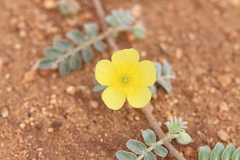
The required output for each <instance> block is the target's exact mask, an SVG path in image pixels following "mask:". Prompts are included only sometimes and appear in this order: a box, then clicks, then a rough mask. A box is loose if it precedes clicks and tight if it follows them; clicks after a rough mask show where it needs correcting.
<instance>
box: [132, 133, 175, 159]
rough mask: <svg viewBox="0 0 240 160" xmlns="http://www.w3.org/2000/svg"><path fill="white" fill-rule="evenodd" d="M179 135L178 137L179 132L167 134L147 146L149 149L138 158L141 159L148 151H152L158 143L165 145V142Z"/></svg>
mask: <svg viewBox="0 0 240 160" xmlns="http://www.w3.org/2000/svg"><path fill="white" fill-rule="evenodd" d="M177 137H178V134H172V135H168V134H166V137H164V138H163V139H161V140H159V141H157V142H156V143H153V144H152V145H151V146H150V147H148V148H147V150H146V151H145V152H143V153H142V154H141V155H139V156H138V157H137V159H136V160H141V159H142V158H143V157H144V156H145V154H146V153H147V152H151V151H152V150H153V149H154V148H155V147H156V146H157V145H163V144H164V143H165V142H169V141H171V140H172V139H174V138H177Z"/></svg>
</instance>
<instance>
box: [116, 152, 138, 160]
mask: <svg viewBox="0 0 240 160" xmlns="http://www.w3.org/2000/svg"><path fill="white" fill-rule="evenodd" d="M116 157H117V159H119V160H136V159H137V156H136V155H135V154H133V153H130V152H126V151H118V152H117V153H116Z"/></svg>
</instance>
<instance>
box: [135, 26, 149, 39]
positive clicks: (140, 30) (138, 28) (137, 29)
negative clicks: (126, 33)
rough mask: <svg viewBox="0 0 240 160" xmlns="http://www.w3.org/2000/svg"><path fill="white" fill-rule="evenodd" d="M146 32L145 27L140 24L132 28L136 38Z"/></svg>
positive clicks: (141, 36) (142, 36)
mask: <svg viewBox="0 0 240 160" xmlns="http://www.w3.org/2000/svg"><path fill="white" fill-rule="evenodd" d="M145 34H146V29H145V28H144V27H143V26H141V25H136V26H135V27H134V29H133V35H134V36H135V37H136V38H140V39H141V38H144V36H145Z"/></svg>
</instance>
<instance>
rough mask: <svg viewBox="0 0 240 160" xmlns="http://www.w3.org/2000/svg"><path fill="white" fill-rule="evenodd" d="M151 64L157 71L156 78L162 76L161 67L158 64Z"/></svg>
mask: <svg viewBox="0 0 240 160" xmlns="http://www.w3.org/2000/svg"><path fill="white" fill-rule="evenodd" d="M153 64H154V66H155V68H156V71H157V77H159V76H161V75H162V65H161V64H160V63H158V62H153Z"/></svg>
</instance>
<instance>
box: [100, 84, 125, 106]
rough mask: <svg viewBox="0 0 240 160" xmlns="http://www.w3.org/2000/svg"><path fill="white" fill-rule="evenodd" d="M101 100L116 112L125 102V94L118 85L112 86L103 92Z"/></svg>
mask: <svg viewBox="0 0 240 160" xmlns="http://www.w3.org/2000/svg"><path fill="white" fill-rule="evenodd" d="M102 100H103V101H104V103H105V104H106V106H107V107H108V108H110V109H113V110H118V109H120V108H121V107H122V106H123V104H124V102H125V100H126V93H125V92H124V90H121V89H120V88H119V86H118V85H112V86H109V87H107V88H106V89H105V90H104V91H103V94H102Z"/></svg>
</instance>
